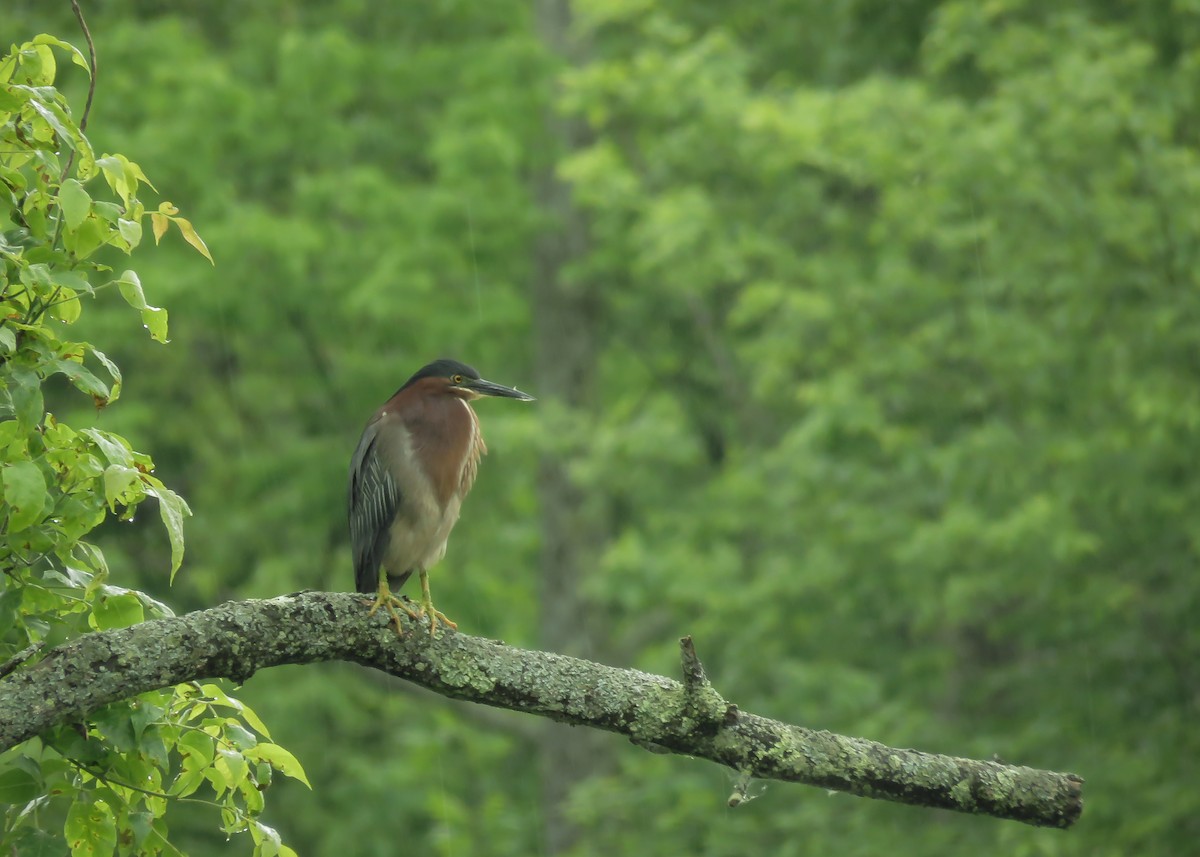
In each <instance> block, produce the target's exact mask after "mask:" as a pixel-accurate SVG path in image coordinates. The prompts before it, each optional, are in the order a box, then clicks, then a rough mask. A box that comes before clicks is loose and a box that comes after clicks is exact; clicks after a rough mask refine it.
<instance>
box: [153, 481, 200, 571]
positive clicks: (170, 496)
mask: <svg viewBox="0 0 1200 857" xmlns="http://www.w3.org/2000/svg"><path fill="white" fill-rule="evenodd" d="M156 481H157V480H156ZM146 493H147V494H150V495H152V496H154V497H157V498H158V513H159V515H161V516H162V521H163V525H164V526H165V527H166V528H167V537H168V538H169V539H170V540H171V581H172V582H174V580H175V572H177V571H179V566H180V564H182V563H183V518H184V516H185V515H191V514H192V510H191V509H189V508H188V504H187V503H185V502H184V500H183V498H182V497H180V496H179V495H178V494H176V493H175V492H174V491H172V490H171V489H170V488H165V487H162V485H161V483H159V485H158V486H153V485H151V486H148V487H147V488H146Z"/></svg>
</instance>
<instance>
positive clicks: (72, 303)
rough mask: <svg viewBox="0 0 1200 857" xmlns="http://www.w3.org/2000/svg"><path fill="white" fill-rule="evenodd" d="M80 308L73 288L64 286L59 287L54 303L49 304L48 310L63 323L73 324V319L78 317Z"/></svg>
mask: <svg viewBox="0 0 1200 857" xmlns="http://www.w3.org/2000/svg"><path fill="white" fill-rule="evenodd" d="M81 309H82V307H81V306H80V305H79V299H78V298H77V297H76V296H75V292H74V290H72V289H68V288H66V287H65V286H62V287H59V290H58V297H57V298H55V299H54V303H52V304H50V311H51V312H52V313H54V315H55V317H57V318H58V319H59V320H60V321H62V322H63V323H64V324H74V323H75V320H76V319H78V318H79V313H80V310H81Z"/></svg>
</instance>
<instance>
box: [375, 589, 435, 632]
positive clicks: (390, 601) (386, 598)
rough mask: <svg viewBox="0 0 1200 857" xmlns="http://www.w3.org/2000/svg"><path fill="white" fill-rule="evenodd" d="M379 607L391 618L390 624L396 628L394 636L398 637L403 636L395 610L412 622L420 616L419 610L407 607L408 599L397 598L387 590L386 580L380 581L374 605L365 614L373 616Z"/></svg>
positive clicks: (398, 614)
mask: <svg viewBox="0 0 1200 857" xmlns="http://www.w3.org/2000/svg"><path fill="white" fill-rule="evenodd" d="M380 607H382V608H383V609H384V610H386V611H387V614H388V615H389V616H391V617H392V623H393V624H394V625H395V626H396V635H397V636H399V637H403V636H404V627H403V626H402V625H401V624H400V612H398V610H397V608H399V611H402V612H404V613H405V614H406V615H407V616H408V618H410V619H413V620H416V619H417V618H419V617H420V616H421V615H422V611H421V610H419V609H417V608H414V607H410V606H409V604H408V599H406V598H398V597H397V596H396V595H395V594H393V593H392V590H391V589H389V588H388V585H387V581H386V580H383V581H380V583H379V593H378V595H376V597H375V603H374V604H372V605H371V609H370V610H369V611H368V612H367V615H368V616H374V615H375V611H376V610H378V609H379V608H380Z"/></svg>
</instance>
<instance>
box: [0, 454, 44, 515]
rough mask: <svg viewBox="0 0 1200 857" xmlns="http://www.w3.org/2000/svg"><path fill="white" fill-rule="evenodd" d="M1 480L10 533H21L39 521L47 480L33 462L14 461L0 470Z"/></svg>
mask: <svg viewBox="0 0 1200 857" xmlns="http://www.w3.org/2000/svg"><path fill="white" fill-rule="evenodd" d="M0 478H3V480H4V502H5V504H6V505H7V506H8V507H9V512H8V530H9V532H20V531H21V530H24V529H25V528H26V527H29V526H30V525H32V524H35V523H37V522H38V521H40V520H41V519H42V510H43V509H44V508H45V505H46V479H45V477H43V476H42V471H41V469H40V468H39V467H38V466H37V465H36V464H34V463H33V462H32V461H14V462H13V463H12V464H6V465H4V467H3V468H2V469H0Z"/></svg>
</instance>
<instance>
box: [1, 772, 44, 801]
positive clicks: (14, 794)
mask: <svg viewBox="0 0 1200 857" xmlns="http://www.w3.org/2000/svg"><path fill="white" fill-rule="evenodd" d="M41 793H42V785H41V783H40V782H38V779H37V778H36V777H34V776H33V775H32V774H31V773H29V771H26V770H22V769H21V768H7V769H6V770H3V771H0V804H4V803H9V804H13V803H17V804H20V803H25V802H26V801H31V800H33V799H34V798H35V797H37V796H38V795H39V794H41Z"/></svg>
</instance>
